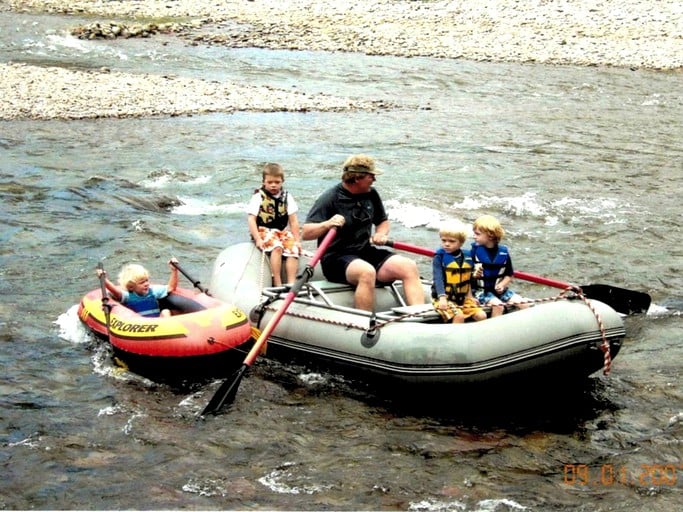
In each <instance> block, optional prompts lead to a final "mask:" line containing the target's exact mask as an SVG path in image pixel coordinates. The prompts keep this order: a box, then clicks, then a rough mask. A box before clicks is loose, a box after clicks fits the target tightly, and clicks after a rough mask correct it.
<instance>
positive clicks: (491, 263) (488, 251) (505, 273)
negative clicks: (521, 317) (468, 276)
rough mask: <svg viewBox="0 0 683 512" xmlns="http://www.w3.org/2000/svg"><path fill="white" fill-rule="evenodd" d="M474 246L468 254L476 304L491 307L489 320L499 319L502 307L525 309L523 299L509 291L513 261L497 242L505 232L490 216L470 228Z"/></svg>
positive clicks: (496, 220)
mask: <svg viewBox="0 0 683 512" xmlns="http://www.w3.org/2000/svg"><path fill="white" fill-rule="evenodd" d="M472 229H473V231H474V243H473V244H472V249H471V250H470V254H471V256H472V261H473V262H474V266H475V270H474V273H473V275H474V278H475V279H474V281H473V283H472V287H473V293H474V296H475V297H476V299H477V300H478V301H479V304H481V305H482V306H491V317H494V316H499V315H502V314H503V312H504V310H505V308H504V307H503V305H504V304H514V305H515V306H517V307H518V308H526V307H528V306H529V304H526V303H525V300H526V299H524V298H523V297H522V296H520V295H519V294H517V293H515V292H514V291H512V290H510V289H509V288H508V286H509V284H510V282H511V281H512V274H513V273H514V271H513V268H512V258H511V257H510V251H509V250H508V248H507V247H506V246H505V245H502V244H501V243H500V241H501V240H502V239H503V236H505V230H503V227H502V226H501V225H500V222H499V221H498V219H496V218H495V217H493V216H492V215H482V216H481V217H479V218H478V219H477V220H475V221H474V224H473V225H472Z"/></svg>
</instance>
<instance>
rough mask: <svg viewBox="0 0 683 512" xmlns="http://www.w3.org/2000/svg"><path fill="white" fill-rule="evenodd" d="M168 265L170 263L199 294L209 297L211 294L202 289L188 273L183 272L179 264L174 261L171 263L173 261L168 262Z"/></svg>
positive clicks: (207, 290)
mask: <svg viewBox="0 0 683 512" xmlns="http://www.w3.org/2000/svg"><path fill="white" fill-rule="evenodd" d="M169 263H170V264H171V265H173V266H174V267H175V268H177V269H178V271H179V272H180V273H181V274H182V275H184V276H185V277H186V278H187V279H188V280H189V281H190V282H191V283H192V286H194V287H195V288H197V289H198V290H199V291H200V292H202V293H205V294H206V295H211V294H210V293H209V289H208V288H204V287H203V286H202V285H201V283H200V282H199V281H198V280H196V279H194V278H193V277H192V276H191V275H190V274H188V273H187V272H186V271H185V269H183V267H181V266H180V263H178V262H175V261H173V260H171V261H169Z"/></svg>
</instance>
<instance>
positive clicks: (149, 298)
mask: <svg viewBox="0 0 683 512" xmlns="http://www.w3.org/2000/svg"><path fill="white" fill-rule="evenodd" d="M125 306H126V307H127V308H128V309H132V310H133V311H135V312H136V313H138V314H139V315H141V316H151V317H156V316H159V315H160V314H161V310H160V309H159V301H158V300H157V298H156V297H155V296H154V294H153V293H152V292H151V291H150V292H149V293H148V294H147V295H144V296H143V295H138V294H137V293H133V292H128V300H127V301H126V302H125Z"/></svg>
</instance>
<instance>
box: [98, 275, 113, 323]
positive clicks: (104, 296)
mask: <svg viewBox="0 0 683 512" xmlns="http://www.w3.org/2000/svg"><path fill="white" fill-rule="evenodd" d="M97 268H98V269H99V270H101V271H102V272H101V273H100V275H99V279H100V289H101V290H102V309H103V310H104V317H105V319H106V322H107V336H109V324H110V321H109V316H110V312H111V304H109V294H108V293H107V283H106V280H107V276H106V275H105V273H104V265H103V264H102V262H101V261H100V262H99V263H98V264H97Z"/></svg>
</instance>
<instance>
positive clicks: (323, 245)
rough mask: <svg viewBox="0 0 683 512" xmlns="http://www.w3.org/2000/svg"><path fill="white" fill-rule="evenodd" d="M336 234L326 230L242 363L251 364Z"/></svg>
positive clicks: (335, 231) (334, 230) (334, 231)
mask: <svg viewBox="0 0 683 512" xmlns="http://www.w3.org/2000/svg"><path fill="white" fill-rule="evenodd" d="M336 234H337V229H336V228H332V229H330V230H329V231H328V232H327V235H325V238H324V239H323V241H322V242H321V243H320V245H319V246H318V249H317V250H316V251H315V254H313V257H312V258H311V259H310V261H309V262H308V264H307V265H306V268H305V269H304V270H303V272H302V273H301V274H300V275H299V276H298V277H297V278H296V281H295V282H294V284H293V285H292V288H291V289H290V290H289V292H288V293H287V295H286V296H285V300H284V302H283V303H282V305H281V306H280V308H279V309H278V310H277V312H276V313H275V315H274V316H273V318H271V319H270V321H269V322H268V324H267V325H266V327H265V328H264V329H263V331H261V335H260V336H259V337H258V339H257V340H256V341H255V342H254V346H253V347H252V348H251V350H250V351H249V353H248V354H247V357H246V358H245V359H244V364H245V365H247V366H251V365H252V364H253V363H254V361H255V360H256V358H257V357H258V355H259V354H260V353H261V347H262V346H263V344H264V343H265V342H266V340H267V339H268V338H269V337H270V335H271V334H272V332H273V331H274V330H275V327H277V324H278V323H279V322H280V319H281V318H282V317H283V316H284V314H285V313H286V312H287V309H289V306H290V305H291V304H292V302H294V299H295V298H296V296H297V295H298V293H299V291H300V290H301V288H302V287H303V285H304V284H306V282H307V281H308V280H309V279H310V278H311V276H312V275H313V269H314V268H315V266H316V265H317V264H318V261H320V258H322V256H323V254H325V251H326V250H327V248H328V247H329V245H330V244H331V243H332V239H333V238H334V237H335V235H336Z"/></svg>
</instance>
